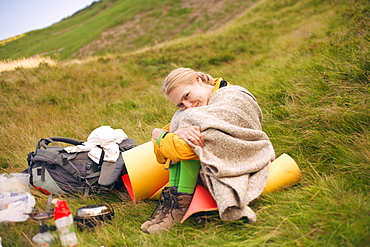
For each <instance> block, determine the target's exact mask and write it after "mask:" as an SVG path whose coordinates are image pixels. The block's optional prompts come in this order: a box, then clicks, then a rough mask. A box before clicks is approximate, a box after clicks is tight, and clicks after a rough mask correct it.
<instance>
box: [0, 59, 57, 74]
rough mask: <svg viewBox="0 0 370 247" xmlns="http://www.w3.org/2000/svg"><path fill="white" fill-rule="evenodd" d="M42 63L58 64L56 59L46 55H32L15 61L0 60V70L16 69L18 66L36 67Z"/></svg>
mask: <svg viewBox="0 0 370 247" xmlns="http://www.w3.org/2000/svg"><path fill="white" fill-rule="evenodd" d="M41 63H47V64H49V65H56V64H57V62H56V61H54V60H52V59H50V58H44V57H30V58H24V59H19V60H15V61H13V60H8V61H0V72H3V71H9V70H14V69H16V68H34V67H37V66H39V65H40V64H41Z"/></svg>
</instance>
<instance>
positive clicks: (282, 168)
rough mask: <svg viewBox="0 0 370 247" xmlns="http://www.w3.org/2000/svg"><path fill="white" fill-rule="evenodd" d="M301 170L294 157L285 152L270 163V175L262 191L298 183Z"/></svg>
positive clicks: (271, 190)
mask: <svg viewBox="0 0 370 247" xmlns="http://www.w3.org/2000/svg"><path fill="white" fill-rule="evenodd" d="M300 180H301V171H300V169H299V167H298V165H297V163H296V162H295V161H294V159H293V158H292V157H290V156H289V155H288V154H285V153H283V154H282V155H280V156H279V157H278V158H277V159H275V160H274V161H273V162H271V164H270V168H269V176H268V179H267V183H266V186H265V189H264V190H263V192H262V193H269V192H275V191H278V190H281V189H284V188H287V187H289V186H292V185H294V184H296V183H298V182H299V181H300Z"/></svg>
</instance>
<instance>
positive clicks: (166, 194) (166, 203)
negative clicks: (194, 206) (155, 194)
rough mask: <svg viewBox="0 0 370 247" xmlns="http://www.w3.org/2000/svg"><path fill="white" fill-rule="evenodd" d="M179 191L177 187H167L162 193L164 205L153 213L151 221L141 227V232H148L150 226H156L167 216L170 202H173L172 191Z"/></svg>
mask: <svg viewBox="0 0 370 247" xmlns="http://www.w3.org/2000/svg"><path fill="white" fill-rule="evenodd" d="M172 190H177V187H166V188H164V189H163V191H162V198H163V203H160V204H159V205H158V207H157V209H156V210H155V211H154V212H153V214H152V216H151V217H150V219H149V220H147V221H145V222H144V223H143V224H142V225H141V227H140V230H142V231H144V232H146V231H147V230H148V228H149V227H150V226H152V225H153V224H155V223H156V222H157V221H158V220H159V219H160V218H162V217H163V214H165V213H166V212H167V211H168V210H169V205H170V204H171V203H170V202H169V201H170V200H171V198H170V197H171V195H170V191H172Z"/></svg>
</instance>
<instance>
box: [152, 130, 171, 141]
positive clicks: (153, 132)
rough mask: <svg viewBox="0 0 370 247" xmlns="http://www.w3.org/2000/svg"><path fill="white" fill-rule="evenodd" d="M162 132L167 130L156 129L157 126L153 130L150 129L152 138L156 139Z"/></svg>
mask: <svg viewBox="0 0 370 247" xmlns="http://www.w3.org/2000/svg"><path fill="white" fill-rule="evenodd" d="M162 132H167V130H165V129H158V128H155V129H154V130H153V131H152V138H153V139H155V140H157V139H158V137H159V135H160V134H161V133H162Z"/></svg>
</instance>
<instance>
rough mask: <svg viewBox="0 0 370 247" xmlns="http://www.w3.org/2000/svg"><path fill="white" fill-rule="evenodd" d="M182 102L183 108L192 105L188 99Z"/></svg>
mask: <svg viewBox="0 0 370 247" xmlns="http://www.w3.org/2000/svg"><path fill="white" fill-rule="evenodd" d="M182 104H183V105H184V108H185V109H188V108H191V107H192V104H191V102H189V101H184V102H182Z"/></svg>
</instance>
